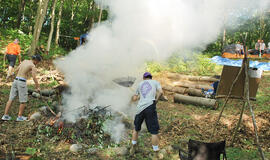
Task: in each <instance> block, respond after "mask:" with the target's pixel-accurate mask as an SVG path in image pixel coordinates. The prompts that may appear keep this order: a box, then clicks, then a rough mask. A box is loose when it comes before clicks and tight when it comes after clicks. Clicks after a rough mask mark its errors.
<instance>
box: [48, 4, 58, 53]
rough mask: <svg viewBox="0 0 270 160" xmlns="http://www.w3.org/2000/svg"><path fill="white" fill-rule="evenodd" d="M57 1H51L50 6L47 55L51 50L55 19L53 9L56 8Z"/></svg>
mask: <svg viewBox="0 0 270 160" xmlns="http://www.w3.org/2000/svg"><path fill="white" fill-rule="evenodd" d="M56 3H57V0H53V6H52V15H51V30H50V34H49V38H48V42H47V53H48V52H49V51H50V48H51V42H52V36H53V31H54V18H55V8H56Z"/></svg>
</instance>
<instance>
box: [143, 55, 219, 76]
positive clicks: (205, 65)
mask: <svg viewBox="0 0 270 160" xmlns="http://www.w3.org/2000/svg"><path fill="white" fill-rule="evenodd" d="M188 55H189V56H187V57H183V56H182V55H180V54H173V55H172V56H171V57H170V58H169V59H168V60H167V62H166V63H165V64H160V63H158V62H148V63H147V64H146V67H147V68H146V70H147V71H149V72H152V73H154V74H155V73H159V72H163V71H169V72H175V73H183V74H192V75H215V74H219V73H220V72H221V69H222V66H217V65H216V64H214V63H211V62H210V59H209V58H208V56H207V55H203V54H200V53H195V54H194V53H193V54H188Z"/></svg>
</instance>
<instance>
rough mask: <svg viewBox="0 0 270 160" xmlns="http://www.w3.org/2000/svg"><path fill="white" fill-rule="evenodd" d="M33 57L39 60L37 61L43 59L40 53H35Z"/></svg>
mask: <svg viewBox="0 0 270 160" xmlns="http://www.w3.org/2000/svg"><path fill="white" fill-rule="evenodd" d="M32 59H34V60H37V61H41V60H42V57H41V55H40V54H34V55H33V56H32Z"/></svg>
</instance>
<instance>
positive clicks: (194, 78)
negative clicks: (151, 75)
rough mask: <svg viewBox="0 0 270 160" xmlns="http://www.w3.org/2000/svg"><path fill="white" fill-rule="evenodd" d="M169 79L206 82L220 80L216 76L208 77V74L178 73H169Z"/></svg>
mask: <svg viewBox="0 0 270 160" xmlns="http://www.w3.org/2000/svg"><path fill="white" fill-rule="evenodd" d="M167 75H168V76H167V77H168V78H169V79H175V80H188V81H202V82H203V81H204V82H215V81H218V79H217V78H215V77H207V76H190V75H182V74H177V73H168V74H167Z"/></svg>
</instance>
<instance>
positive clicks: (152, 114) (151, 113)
mask: <svg viewBox="0 0 270 160" xmlns="http://www.w3.org/2000/svg"><path fill="white" fill-rule="evenodd" d="M144 120H145V123H146V126H147V129H148V132H150V133H151V134H158V130H159V124H158V116H157V111H156V103H155V102H154V103H153V104H152V105H151V106H149V107H147V108H145V109H144V110H143V111H142V112H141V113H140V114H137V115H136V116H135V120H134V125H135V130H136V131H140V130H141V126H142V123H143V121H144Z"/></svg>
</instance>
